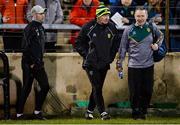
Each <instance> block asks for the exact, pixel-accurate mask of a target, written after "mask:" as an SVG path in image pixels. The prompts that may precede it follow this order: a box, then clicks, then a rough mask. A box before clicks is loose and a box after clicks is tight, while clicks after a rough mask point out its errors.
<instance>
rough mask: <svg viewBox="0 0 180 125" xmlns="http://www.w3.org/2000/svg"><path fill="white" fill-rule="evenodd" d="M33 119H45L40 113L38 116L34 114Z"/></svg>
mask: <svg viewBox="0 0 180 125" xmlns="http://www.w3.org/2000/svg"><path fill="white" fill-rule="evenodd" d="M33 116H34V119H39V120H46V118H45V117H44V116H43V115H42V112H40V113H39V114H34V113H33Z"/></svg>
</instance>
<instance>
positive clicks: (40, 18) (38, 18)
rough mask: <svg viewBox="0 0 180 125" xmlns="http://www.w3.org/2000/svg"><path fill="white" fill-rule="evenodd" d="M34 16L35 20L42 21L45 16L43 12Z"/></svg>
mask: <svg viewBox="0 0 180 125" xmlns="http://www.w3.org/2000/svg"><path fill="white" fill-rule="evenodd" d="M35 16H36V20H37V21H39V22H43V21H44V18H45V14H44V13H36V14H35Z"/></svg>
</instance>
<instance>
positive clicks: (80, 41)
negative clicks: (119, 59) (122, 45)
mask: <svg viewBox="0 0 180 125" xmlns="http://www.w3.org/2000/svg"><path fill="white" fill-rule="evenodd" d="M119 41H120V38H119V35H118V30H117V29H116V27H115V25H114V24H113V23H112V22H109V23H108V24H107V25H100V24H98V23H97V22H96V20H92V21H90V22H89V23H87V24H86V25H84V26H83V27H82V29H81V31H80V33H79V36H78V38H77V39H76V42H75V49H76V51H77V52H78V53H79V54H80V55H81V56H82V57H83V59H84V63H83V67H84V68H85V67H92V68H96V69H102V68H105V67H109V64H110V63H111V62H112V61H113V60H114V58H115V56H116V52H117V51H118V47H119Z"/></svg>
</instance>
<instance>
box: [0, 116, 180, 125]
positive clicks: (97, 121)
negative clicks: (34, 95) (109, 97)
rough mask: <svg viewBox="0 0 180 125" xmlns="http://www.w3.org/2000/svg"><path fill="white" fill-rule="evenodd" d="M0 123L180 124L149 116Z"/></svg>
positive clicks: (176, 120) (177, 121)
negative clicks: (143, 118) (142, 118)
mask: <svg viewBox="0 0 180 125" xmlns="http://www.w3.org/2000/svg"><path fill="white" fill-rule="evenodd" d="M0 124H180V118H179V117H148V118H147V119H146V120H133V119H131V118H129V117H123V118H120V117H118V118H112V119H111V120H106V121H102V120H101V119H100V118H95V119H93V120H86V119H84V118H61V117H60V118H53V119H48V120H44V121H41V120H0Z"/></svg>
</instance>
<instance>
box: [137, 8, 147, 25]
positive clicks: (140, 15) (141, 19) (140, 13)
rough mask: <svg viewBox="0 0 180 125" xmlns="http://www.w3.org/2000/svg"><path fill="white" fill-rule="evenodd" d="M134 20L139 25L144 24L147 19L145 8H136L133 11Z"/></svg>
mask: <svg viewBox="0 0 180 125" xmlns="http://www.w3.org/2000/svg"><path fill="white" fill-rule="evenodd" d="M134 16H135V20H136V23H137V24H138V25H140V26H142V25H144V24H145V22H146V20H147V11H146V10H136V11H135V14H134Z"/></svg>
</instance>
